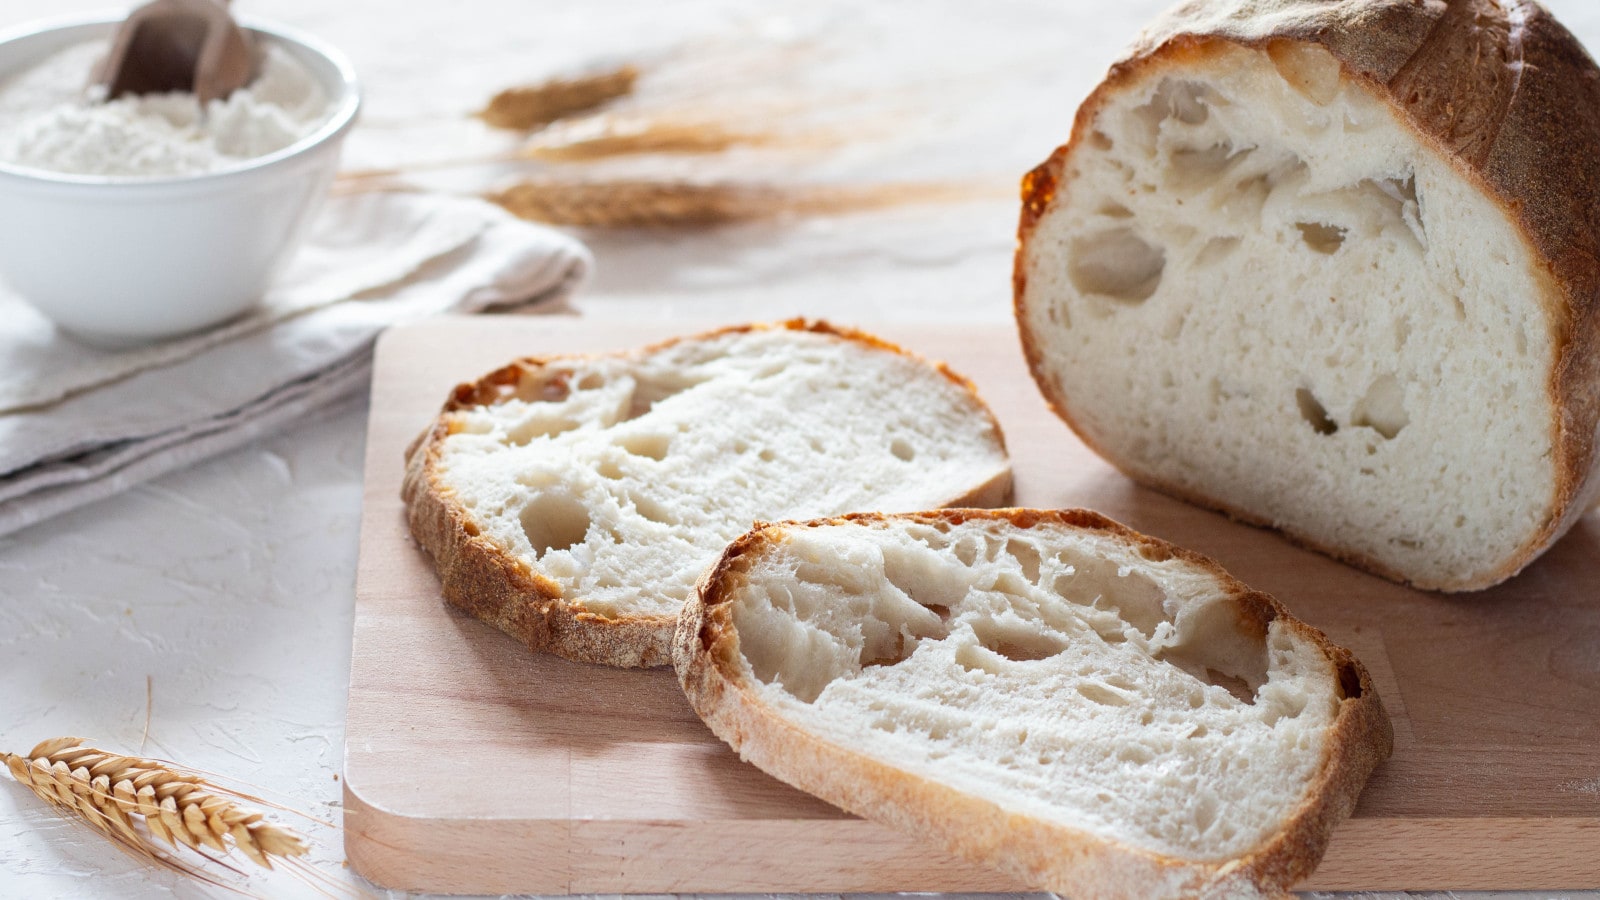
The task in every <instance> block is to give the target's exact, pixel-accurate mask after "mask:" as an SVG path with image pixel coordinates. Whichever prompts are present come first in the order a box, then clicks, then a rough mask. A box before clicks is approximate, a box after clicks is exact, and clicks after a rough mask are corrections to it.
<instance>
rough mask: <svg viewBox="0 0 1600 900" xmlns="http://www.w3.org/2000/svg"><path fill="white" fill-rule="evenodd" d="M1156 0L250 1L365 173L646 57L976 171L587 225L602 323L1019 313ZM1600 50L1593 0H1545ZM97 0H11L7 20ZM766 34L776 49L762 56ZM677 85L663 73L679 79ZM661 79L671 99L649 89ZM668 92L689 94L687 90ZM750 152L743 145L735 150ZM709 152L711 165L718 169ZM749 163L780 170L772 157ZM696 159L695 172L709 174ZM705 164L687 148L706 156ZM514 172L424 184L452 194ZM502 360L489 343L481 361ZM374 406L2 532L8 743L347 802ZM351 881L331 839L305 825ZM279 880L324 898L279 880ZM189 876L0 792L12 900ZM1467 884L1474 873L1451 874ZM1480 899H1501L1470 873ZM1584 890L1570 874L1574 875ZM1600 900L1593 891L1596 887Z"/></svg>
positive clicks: (584, 302)
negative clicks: (1026, 276) (532, 94)
mask: <svg viewBox="0 0 1600 900" xmlns="http://www.w3.org/2000/svg"><path fill="white" fill-rule="evenodd" d="M1163 5H1164V0H1115V2H1084V0H1009V2H989V3H983V4H978V3H972V2H964V0H938V2H934V0H923V2H911V0H880V2H874V3H862V2H859V0H814V2H802V0H773V2H751V3H738V2H733V0H673V2H640V0H578V2H573V0H449V2H437V3H429V4H420V3H404V2H392V0H390V2H382V0H342V2H329V0H240V2H239V3H237V4H236V7H237V8H238V9H239V10H240V11H241V12H243V13H245V14H249V15H256V16H260V17H263V18H269V19H273V20H276V21H280V22H284V23H288V24H292V25H296V26H299V27H301V28H303V29H306V30H309V31H311V32H314V33H316V34H317V35H319V36H321V37H322V38H324V39H326V40H328V41H331V42H332V43H334V44H336V45H338V46H340V47H342V48H344V49H345V50H346V52H348V53H349V54H350V55H351V56H352V57H353V59H354V61H355V63H356V66H357V68H358V70H359V71H360V72H361V74H362V76H363V79H364V81H365V83H366V87H367V92H368V93H367V100H368V105H367V107H366V111H365V117H364V120H363V124H362V126H361V128H360V129H359V130H358V132H357V133H356V134H355V135H354V136H353V138H352V141H351V144H350V147H349V152H348V155H347V159H346V163H347V165H348V166H351V167H364V166H377V165H388V164H393V163H399V162H405V161H415V160H419V159H429V158H444V157H450V156H459V155H470V154H472V153H479V152H483V151H484V150H485V149H486V148H489V149H493V148H499V147H504V146H505V145H506V140H505V138H503V137H498V136H495V135H492V134H489V133H487V132H486V131H485V129H483V128H482V127H480V126H478V125H477V124H476V123H474V122H472V121H470V120H468V119H467V118H466V116H465V114H466V113H467V112H469V111H471V110H473V109H475V108H477V107H478V106H480V105H481V104H482V102H483V101H484V99H486V98H487V96H488V95H489V94H491V93H492V92H493V91H494V90H496V89H498V88H500V87H503V86H507V85H510V84H514V83H519V82H525V81H529V80H533V79H536V78H538V77H540V76H542V75H545V74H549V73H552V72H556V71H560V70H563V69H570V68H572V67H575V66H580V65H582V64H585V63H588V62H592V61H594V60H599V59H625V58H637V57H643V58H645V59H649V60H655V61H656V66H657V68H656V70H655V71H656V72H657V73H659V78H657V76H654V75H653V76H650V78H647V80H646V85H647V87H648V86H649V85H650V83H651V81H652V79H655V80H659V81H660V82H662V83H666V84H672V85H678V87H674V88H672V90H673V91H676V92H677V93H676V94H673V96H677V97H680V98H682V97H685V96H689V95H688V94H686V93H685V89H684V88H683V87H682V86H685V85H687V86H691V87H695V86H697V89H698V91H699V93H698V94H696V95H694V96H695V98H696V99H693V101H692V104H691V105H692V106H693V107H694V108H700V109H710V110H716V111H724V112H723V114H725V115H726V114H728V113H726V112H725V111H727V110H734V111H738V110H743V111H744V114H746V115H753V116H756V117H757V118H758V120H760V119H765V120H766V121H768V122H769V123H770V122H782V121H791V120H793V119H795V118H796V115H795V114H793V113H790V112H785V111H786V110H796V109H801V110H811V111H816V110H831V111H837V112H838V114H839V115H840V116H841V117H842V119H841V121H844V122H845V123H847V130H849V131H851V132H852V133H856V134H859V135H861V140H859V141H858V142H855V143H852V144H850V145H849V146H847V147H845V148H843V149H841V150H838V151H835V152H833V153H830V154H827V155H817V156H815V157H814V158H812V159H810V160H809V161H807V162H806V164H805V166H804V167H803V171H804V172H806V173H810V174H811V175H814V176H821V177H831V178H844V179H851V178H863V179H870V178H877V179H883V178H908V179H917V178H923V179H927V178H962V179H979V180H982V179H989V180H992V181H994V182H995V183H997V184H999V185H1001V187H999V188H998V190H997V192H996V193H995V194H994V195H993V199H991V200H980V201H976V202H970V203H963V204H957V205H946V206H939V207H910V208H903V209H900V210H896V211H890V212H883V213H874V214H870V215H860V216H851V217H837V218H829V219H817V220H810V221H800V222H793V223H785V224H775V225H759V226H749V227H739V228H726V229H718V230H715V231H712V232H709V233H700V234H694V233H671V234H627V235H600V236H595V235H591V236H588V237H589V238H590V243H591V246H592V247H593V248H594V250H595V253H596V255H597V258H598V261H599V273H598V276H597V278H596V279H595V280H594V282H593V283H592V284H591V285H590V286H589V287H588V288H587V290H586V291H585V292H584V294H583V295H582V296H581V298H579V299H578V300H577V301H576V303H575V306H576V307H577V309H578V310H580V311H581V312H582V313H583V314H585V315H589V316H594V317H602V318H603V317H619V318H620V317H628V318H641V317H658V318H663V319H673V318H677V317H683V318H688V317H694V318H705V317H711V318H722V319H727V320H729V321H736V320H746V319H758V318H773V317H780V316H787V315H794V314H802V313H803V314H808V315H823V316H829V317H834V318H837V319H840V320H843V321H850V322H863V323H870V322H871V321H873V320H875V319H877V320H881V319H900V318H916V319H919V320H942V321H982V322H998V321H1004V320H1006V319H1007V318H1008V316H1009V303H1010V282H1009V267H1010V252H1011V247H1012V232H1013V229H1014V224H1015V218H1016V208H1015V202H1014V200H1013V199H1012V198H1011V195H1010V188H1009V187H1008V186H1009V185H1011V184H1014V183H1015V180H1016V178H1017V177H1018V176H1019V175H1020V174H1021V173H1022V172H1023V171H1025V170H1026V169H1027V168H1029V167H1030V166H1032V165H1034V164H1035V163H1037V162H1039V161H1041V160H1042V159H1043V158H1044V157H1045V156H1046V155H1047V154H1048V153H1049V151H1050V150H1051V149H1052V148H1053V147H1054V146H1055V144H1056V143H1058V142H1059V141H1060V140H1062V139H1064V137H1065V135H1066V132H1067V129H1068V126H1069V124H1070V121H1071V117H1072V113H1073V110H1074V109H1075V107H1076V105H1077V102H1078V101H1079V100H1080V99H1081V98H1082V97H1083V95H1084V94H1085V93H1086V92H1087V91H1088V89H1089V88H1090V87H1091V86H1092V85H1093V83H1094V81H1095V80H1097V78H1098V76H1099V75H1100V74H1101V72H1102V71H1103V70H1104V67H1105V65H1106V63H1107V62H1108V61H1109V60H1110V59H1111V57H1112V55H1113V54H1114V52H1115V50H1116V49H1117V48H1118V47H1119V46H1120V45H1121V44H1122V43H1123V42H1124V41H1125V40H1126V39H1127V38H1128V37H1130V36H1131V35H1132V34H1133V32H1134V31H1135V30H1136V28H1137V27H1138V25H1139V23H1141V22H1142V21H1144V20H1145V19H1147V18H1149V17H1150V16H1151V15H1153V14H1154V13H1155V12H1156V11H1157V10H1158V9H1159V8H1160V7H1161V6H1163ZM1548 5H1549V6H1550V7H1552V8H1553V9H1555V10H1556V12H1557V13H1558V14H1559V15H1561V16H1562V17H1563V18H1564V20H1565V21H1566V23H1567V24H1568V26H1569V27H1571V28H1572V29H1573V30H1574V31H1575V32H1577V33H1578V34H1579V35H1580V36H1581V37H1584V38H1585V39H1586V40H1587V41H1588V42H1589V43H1590V45H1591V46H1600V3H1595V2H1594V0H1549V3H1548ZM102 6H104V4H103V3H92V2H90V3H85V2H82V0H0V28H9V27H11V26H14V25H18V24H21V23H23V22H25V21H27V20H30V19H34V18H38V17H41V16H52V15H58V14H62V13H68V12H74V11H79V10H85V9H97V8H101V7H102ZM774 48H780V49H774ZM663 90H664V92H665V93H671V91H665V89H663ZM663 102H666V101H663ZM680 102H681V101H680ZM735 156H736V157H738V155H737V154H736V155H735ZM712 165H713V166H714V165H716V164H712ZM730 165H732V166H734V167H735V168H737V167H740V166H744V165H748V166H750V167H751V168H750V171H771V169H763V168H762V166H767V165H770V164H768V163H763V162H761V161H760V160H759V159H757V160H753V161H751V160H747V161H745V162H740V161H739V159H738V158H736V159H735V160H734V161H733V162H732V163H730ZM694 166H699V168H694ZM704 166H705V164H704V163H703V162H702V163H696V164H691V168H693V170H694V171H701V172H710V171H714V169H711V168H705V167H704ZM504 174H505V173H504V172H497V171H485V170H481V169H480V170H468V171H465V172H460V173H454V174H444V175H441V176H437V177H434V178H432V179H431V180H432V183H434V184H436V185H439V186H441V187H447V188H453V189H461V188H471V187H474V186H477V185H478V184H482V183H487V181H488V180H489V179H491V178H492V177H503V176H504ZM496 362H497V361H493V360H486V361H485V363H486V368H487V367H489V365H490V364H493V363H496ZM365 414H366V406H365V402H364V401H363V400H353V401H351V402H348V403H346V404H344V405H342V406H340V407H339V408H337V409H334V410H331V411H330V412H328V413H327V414H325V415H323V416H322V417H320V418H319V419H318V420H317V421H312V422H307V423H306V424H304V425H303V426H301V427H299V428H297V429H294V430H292V431H290V432H288V433H285V434H283V435H280V436H278V437H276V438H274V439H272V440H269V441H265V442H262V443H260V444H258V445H255V446H252V447H249V448H246V449H244V450H241V451H239V452H236V453H233V454H231V455H229V456H226V457H223V458H220V459H217V460H214V461H212V462H210V463H207V464H204V465H201V466H198V467H196V468H194V469H192V470H189V471H185V472H181V473H177V474H174V475H170V476H168V477H166V478H163V479H161V480H159V481H157V482H154V483H152V484H148V485H145V486H143V487H140V488H136V489H134V490H132V491H130V492H129V493H127V494H125V495H122V496H120V497H117V498H114V499H112V500H109V501H106V502H102V503H99V504H97V505H94V506H92V507H89V508H86V509H83V510H80V511H78V512H75V513H72V514H69V515H66V516H62V517H61V518H59V519H56V520H54V521H50V522H47V523H44V524H42V525H39V526H36V527H34V528H31V529H29V530H27V531H24V532H21V533H19V534H16V535H13V536H11V537H7V538H0V748H5V749H9V750H14V751H24V750H26V749H27V748H28V747H30V746H32V745H33V743H34V742H36V741H37V740H40V739H42V738H45V737H49V736H55V735H63V734H74V735H83V736H85V737H87V738H90V739H91V740H92V741H93V742H96V743H98V744H100V745H102V746H105V747H108V748H124V749H129V750H136V749H137V748H138V747H139V745H140V739H141V735H142V733H143V731H144V728H145V722H146V684H147V681H148V684H149V685H150V689H151V697H152V699H153V705H152V707H151V709H150V713H149V738H148V744H147V746H146V748H145V752H146V753H148V754H150V755H159V756H164V757H168V758H176V759H180V760H183V761H185V762H187V763H189V764H192V765H195V766H198V767H200V768H204V769H209V770H214V771H218V772H223V773H228V774H230V775H233V776H235V777H237V778H240V779H243V780H245V781H248V782H250V783H253V784H255V785H261V786H264V787H266V788H269V789H270V790H271V791H273V792H274V794H273V796H281V797H282V798H283V799H284V801H285V802H288V803H290V804H292V805H295V806H298V807H300V808H302V809H305V810H308V811H311V812H314V813H316V814H319V815H321V816H324V817H328V818H333V819H337V818H338V814H339V810H338V806H339V797H340V785H339V782H338V778H339V772H340V768H341V759H342V745H343V721H344V709H345V691H346V684H347V671H348V666H349V653H350V623H351V604H352V591H353V582H354V574H355V557H356V531H357V521H358V517H359V512H360V496H361V489H360V483H361V468H362V443H363V433H364V429H365ZM309 831H310V832H311V834H312V836H313V837H314V839H315V840H316V842H317V844H318V850H317V853H316V856H315V857H314V859H315V860H316V861H317V863H318V864H319V866H320V867H321V868H322V869H323V871H325V872H327V873H329V875H330V876H331V877H333V878H335V879H339V880H344V881H359V879H357V878H355V876H354V875H352V874H350V873H349V871H348V870H347V869H343V868H342V867H341V862H342V858H343V855H342V851H341V849H340V840H339V836H338V834H337V833H336V832H334V831H332V830H329V829H325V828H321V827H312V828H310V829H309ZM253 887H254V890H256V891H257V892H258V893H261V894H264V895H267V896H274V897H276V896H314V894H312V893H311V892H310V891H308V890H306V889H304V888H303V887H301V886H299V885H298V884H297V883H296V882H294V881H292V880H290V879H287V878H284V877H281V876H274V877H271V878H269V879H267V880H264V881H259V882H257V883H255V884H254V886H253ZM174 896H175V897H201V896H224V895H222V894H219V893H218V892H216V891H215V890H211V889H205V888H202V887H200V886H197V885H195V884H193V883H190V882H186V881H184V880H182V879H178V878H175V877H173V876H171V875H168V874H166V873H162V872H157V871H153V870H151V869H149V868H147V867H144V866H142V865H139V864H137V863H135V862H132V861H130V860H127V859H125V858H122V857H120V856H119V855H118V854H116V853H115V852H114V851H111V850H109V849H108V848H107V846H106V845H105V844H104V843H103V842H102V841H101V839H100V838H98V837H97V836H94V835H92V834H89V833H87V832H86V831H85V830H84V829H83V828H81V827H79V826H75V825H72V824H69V823H65V822H62V821H61V820H59V819H58V818H56V817H55V816H54V815H53V814H52V813H49V812H47V811H44V810H43V809H42V808H41V805H40V804H39V803H38V802H37V801H36V800H35V799H34V798H33V797H32V796H31V795H28V794H27V793H26V792H25V791H23V790H22V789H20V788H18V787H16V786H15V785H5V786H3V787H0V897H5V898H12V897H16V898H35V897H41V898H42V897H127V898H146V897H174ZM1458 896H1461V895H1458ZM1479 896H1487V895H1479ZM1565 896H1580V895H1565ZM1581 896H1586V897H1600V893H1595V894H1583V895H1581Z"/></svg>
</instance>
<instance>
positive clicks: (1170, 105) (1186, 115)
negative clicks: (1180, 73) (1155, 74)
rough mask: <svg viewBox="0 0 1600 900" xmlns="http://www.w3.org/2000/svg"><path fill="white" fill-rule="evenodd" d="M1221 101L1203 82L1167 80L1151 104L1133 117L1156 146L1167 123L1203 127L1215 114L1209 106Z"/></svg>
mask: <svg viewBox="0 0 1600 900" xmlns="http://www.w3.org/2000/svg"><path fill="white" fill-rule="evenodd" d="M1217 99H1219V98H1218V96H1217V93H1216V91H1213V90H1212V89H1211V88H1209V87H1207V86H1206V85H1203V84H1200V83H1199V82H1195V81H1181V80H1177V79H1172V78H1167V79H1163V80H1162V82H1161V84H1160V86H1159V87H1157V88H1156V92H1155V94H1154V95H1153V96H1152V97H1151V98H1150V102H1149V103H1146V104H1145V105H1143V106H1141V107H1138V108H1137V109H1135V110H1134V111H1133V114H1134V116H1135V117H1136V118H1137V119H1138V120H1139V121H1140V122H1141V123H1142V124H1143V125H1144V127H1145V130H1146V137H1147V138H1148V139H1149V142H1150V145H1151V146H1154V145H1155V141H1156V138H1157V137H1158V136H1159V135H1160V133H1161V126H1162V124H1163V123H1164V122H1167V121H1168V120H1171V121H1174V122H1177V123H1178V124H1180V125H1199V124H1201V123H1203V122H1205V120H1206V118H1207V117H1208V116H1210V115H1211V110H1209V109H1207V108H1206V103H1207V102H1208V101H1212V102H1215V101H1216V100H1217Z"/></svg>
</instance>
